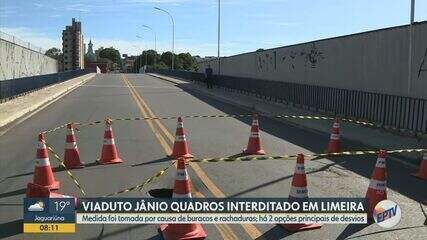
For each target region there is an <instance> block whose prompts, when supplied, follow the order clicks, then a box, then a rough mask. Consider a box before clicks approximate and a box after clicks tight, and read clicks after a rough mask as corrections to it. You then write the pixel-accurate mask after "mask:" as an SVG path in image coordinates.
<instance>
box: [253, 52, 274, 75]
mask: <svg viewBox="0 0 427 240" xmlns="http://www.w3.org/2000/svg"><path fill="white" fill-rule="evenodd" d="M274 69H276V51H274V52H272V53H270V52H266V53H260V54H258V55H257V70H258V72H268V71H271V70H274Z"/></svg>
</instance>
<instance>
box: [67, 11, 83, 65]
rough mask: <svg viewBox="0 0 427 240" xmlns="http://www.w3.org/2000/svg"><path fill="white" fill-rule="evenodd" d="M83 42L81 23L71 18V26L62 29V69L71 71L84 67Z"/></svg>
mask: <svg viewBox="0 0 427 240" xmlns="http://www.w3.org/2000/svg"><path fill="white" fill-rule="evenodd" d="M84 48H85V47H84V42H83V34H82V24H81V22H79V21H76V19H75V18H73V19H72V24H71V26H66V27H65V30H63V31H62V52H63V70H64V71H71V70H77V69H83V68H84V55H85V49H84Z"/></svg>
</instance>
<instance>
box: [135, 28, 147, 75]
mask: <svg viewBox="0 0 427 240" xmlns="http://www.w3.org/2000/svg"><path fill="white" fill-rule="evenodd" d="M136 37H137V38H139V39H143V38H142V37H141V36H139V35H136ZM142 55H144V51H142ZM145 68H147V53H145Z"/></svg>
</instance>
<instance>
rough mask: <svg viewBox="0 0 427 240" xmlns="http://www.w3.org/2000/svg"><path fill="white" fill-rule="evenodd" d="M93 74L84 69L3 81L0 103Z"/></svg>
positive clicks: (0, 90)
mask: <svg viewBox="0 0 427 240" xmlns="http://www.w3.org/2000/svg"><path fill="white" fill-rule="evenodd" d="M93 72H94V70H90V69H83V70H74V71H67V72H60V73H53V74H46V75H38V76H32V77H24V78H15V79H9V80H3V81H0V102H1V101H4V100H6V99H9V98H13V97H16V96H19V95H22V94H24V93H27V92H30V91H33V90H36V89H39V88H42V87H45V86H47V85H51V84H54V83H59V82H63V81H67V80H69V79H71V78H75V77H79V76H82V75H85V74H88V73H93Z"/></svg>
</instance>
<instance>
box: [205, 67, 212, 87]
mask: <svg viewBox="0 0 427 240" xmlns="http://www.w3.org/2000/svg"><path fill="white" fill-rule="evenodd" d="M205 78H206V86H207V88H212V81H213V80H212V68H211V65H208V67H207V68H206V70H205Z"/></svg>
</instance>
